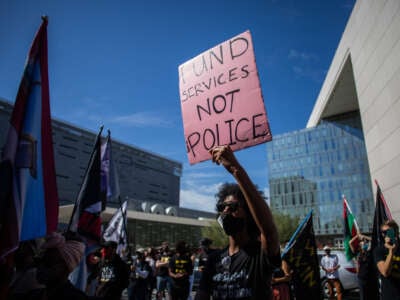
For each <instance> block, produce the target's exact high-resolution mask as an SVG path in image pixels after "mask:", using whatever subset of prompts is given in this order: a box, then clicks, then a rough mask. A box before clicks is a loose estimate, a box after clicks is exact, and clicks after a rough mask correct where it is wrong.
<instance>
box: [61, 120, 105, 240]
mask: <svg viewBox="0 0 400 300" xmlns="http://www.w3.org/2000/svg"><path fill="white" fill-rule="evenodd" d="M102 131H103V127H101V128H100V131H99V134H98V135H97V137H96V141H95V145H94V148H93V151H92V154H91V156H90V159H89V164H88V167H87V169H86V173H85V176H84V178H83V182H82V185H81V188H80V190H79V193H78V197H77V199H76V201H75V205H74V209H73V212H72V216H71V219H70V222H69V225H68V230H70V231H73V232H78V233H79V234H80V235H82V236H84V237H86V238H88V239H91V240H93V241H97V242H99V241H100V238H101V216H100V213H101V212H102V211H104V209H105V207H106V199H107V191H106V186H104V182H105V180H104V179H103V180H102V173H103V174H104V172H102V171H101V132H102ZM102 183H103V184H102Z"/></svg>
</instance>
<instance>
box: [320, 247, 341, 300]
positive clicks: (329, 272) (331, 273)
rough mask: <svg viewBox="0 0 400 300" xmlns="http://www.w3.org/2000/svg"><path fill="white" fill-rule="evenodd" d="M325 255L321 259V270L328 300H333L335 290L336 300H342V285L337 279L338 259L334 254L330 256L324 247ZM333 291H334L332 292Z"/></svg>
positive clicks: (328, 250) (329, 250)
mask: <svg viewBox="0 0 400 300" xmlns="http://www.w3.org/2000/svg"><path fill="white" fill-rule="evenodd" d="M324 251H325V255H324V256H323V257H322V258H321V268H322V270H324V271H325V275H326V279H327V283H328V293H329V299H335V290H336V296H337V299H338V300H342V284H341V282H340V279H339V271H338V270H339V268H340V265H339V258H338V256H337V255H336V254H331V248H330V247H329V246H325V247H324ZM334 289H335V290H334Z"/></svg>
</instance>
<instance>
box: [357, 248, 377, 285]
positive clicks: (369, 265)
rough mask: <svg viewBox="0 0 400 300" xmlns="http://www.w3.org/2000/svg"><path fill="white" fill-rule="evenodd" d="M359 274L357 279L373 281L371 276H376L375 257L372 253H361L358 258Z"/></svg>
mask: <svg viewBox="0 0 400 300" xmlns="http://www.w3.org/2000/svg"><path fill="white" fill-rule="evenodd" d="M357 263H358V274H357V277H358V278H360V279H361V280H365V281H367V280H369V279H371V278H370V277H371V274H374V272H375V269H374V266H373V257H372V253H371V251H369V250H368V251H365V252H360V254H359V255H358V257H357Z"/></svg>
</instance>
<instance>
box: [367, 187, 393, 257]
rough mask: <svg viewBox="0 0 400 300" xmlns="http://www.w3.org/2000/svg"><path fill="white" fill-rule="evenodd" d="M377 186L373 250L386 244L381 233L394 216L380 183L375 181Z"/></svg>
mask: <svg viewBox="0 0 400 300" xmlns="http://www.w3.org/2000/svg"><path fill="white" fill-rule="evenodd" d="M375 184H376V202H375V213H374V224H373V227H372V243H371V248H372V249H374V248H375V247H377V246H381V245H383V244H384V241H383V237H382V235H381V232H380V230H381V226H382V224H383V223H385V221H387V220H391V219H392V215H391V213H390V211H389V208H388V206H387V204H386V201H385V198H384V197H383V194H382V191H381V188H380V186H379V184H378V181H376V180H375Z"/></svg>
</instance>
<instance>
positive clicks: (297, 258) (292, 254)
mask: <svg viewBox="0 0 400 300" xmlns="http://www.w3.org/2000/svg"><path fill="white" fill-rule="evenodd" d="M282 260H285V261H286V262H287V263H288V265H289V266H290V268H291V270H292V271H293V274H292V281H293V284H294V293H295V296H296V299H320V297H321V291H320V286H321V284H320V273H319V270H320V267H319V260H318V255H317V245H316V243H315V235H314V228H313V219H312V211H311V212H310V213H309V214H308V215H307V216H306V217H305V218H304V220H303V221H302V223H301V224H300V225H299V226H298V227H297V229H296V231H295V233H294V234H293V236H292V237H291V239H290V240H289V242H288V244H287V245H286V247H285V249H284V250H283V252H282Z"/></svg>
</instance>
